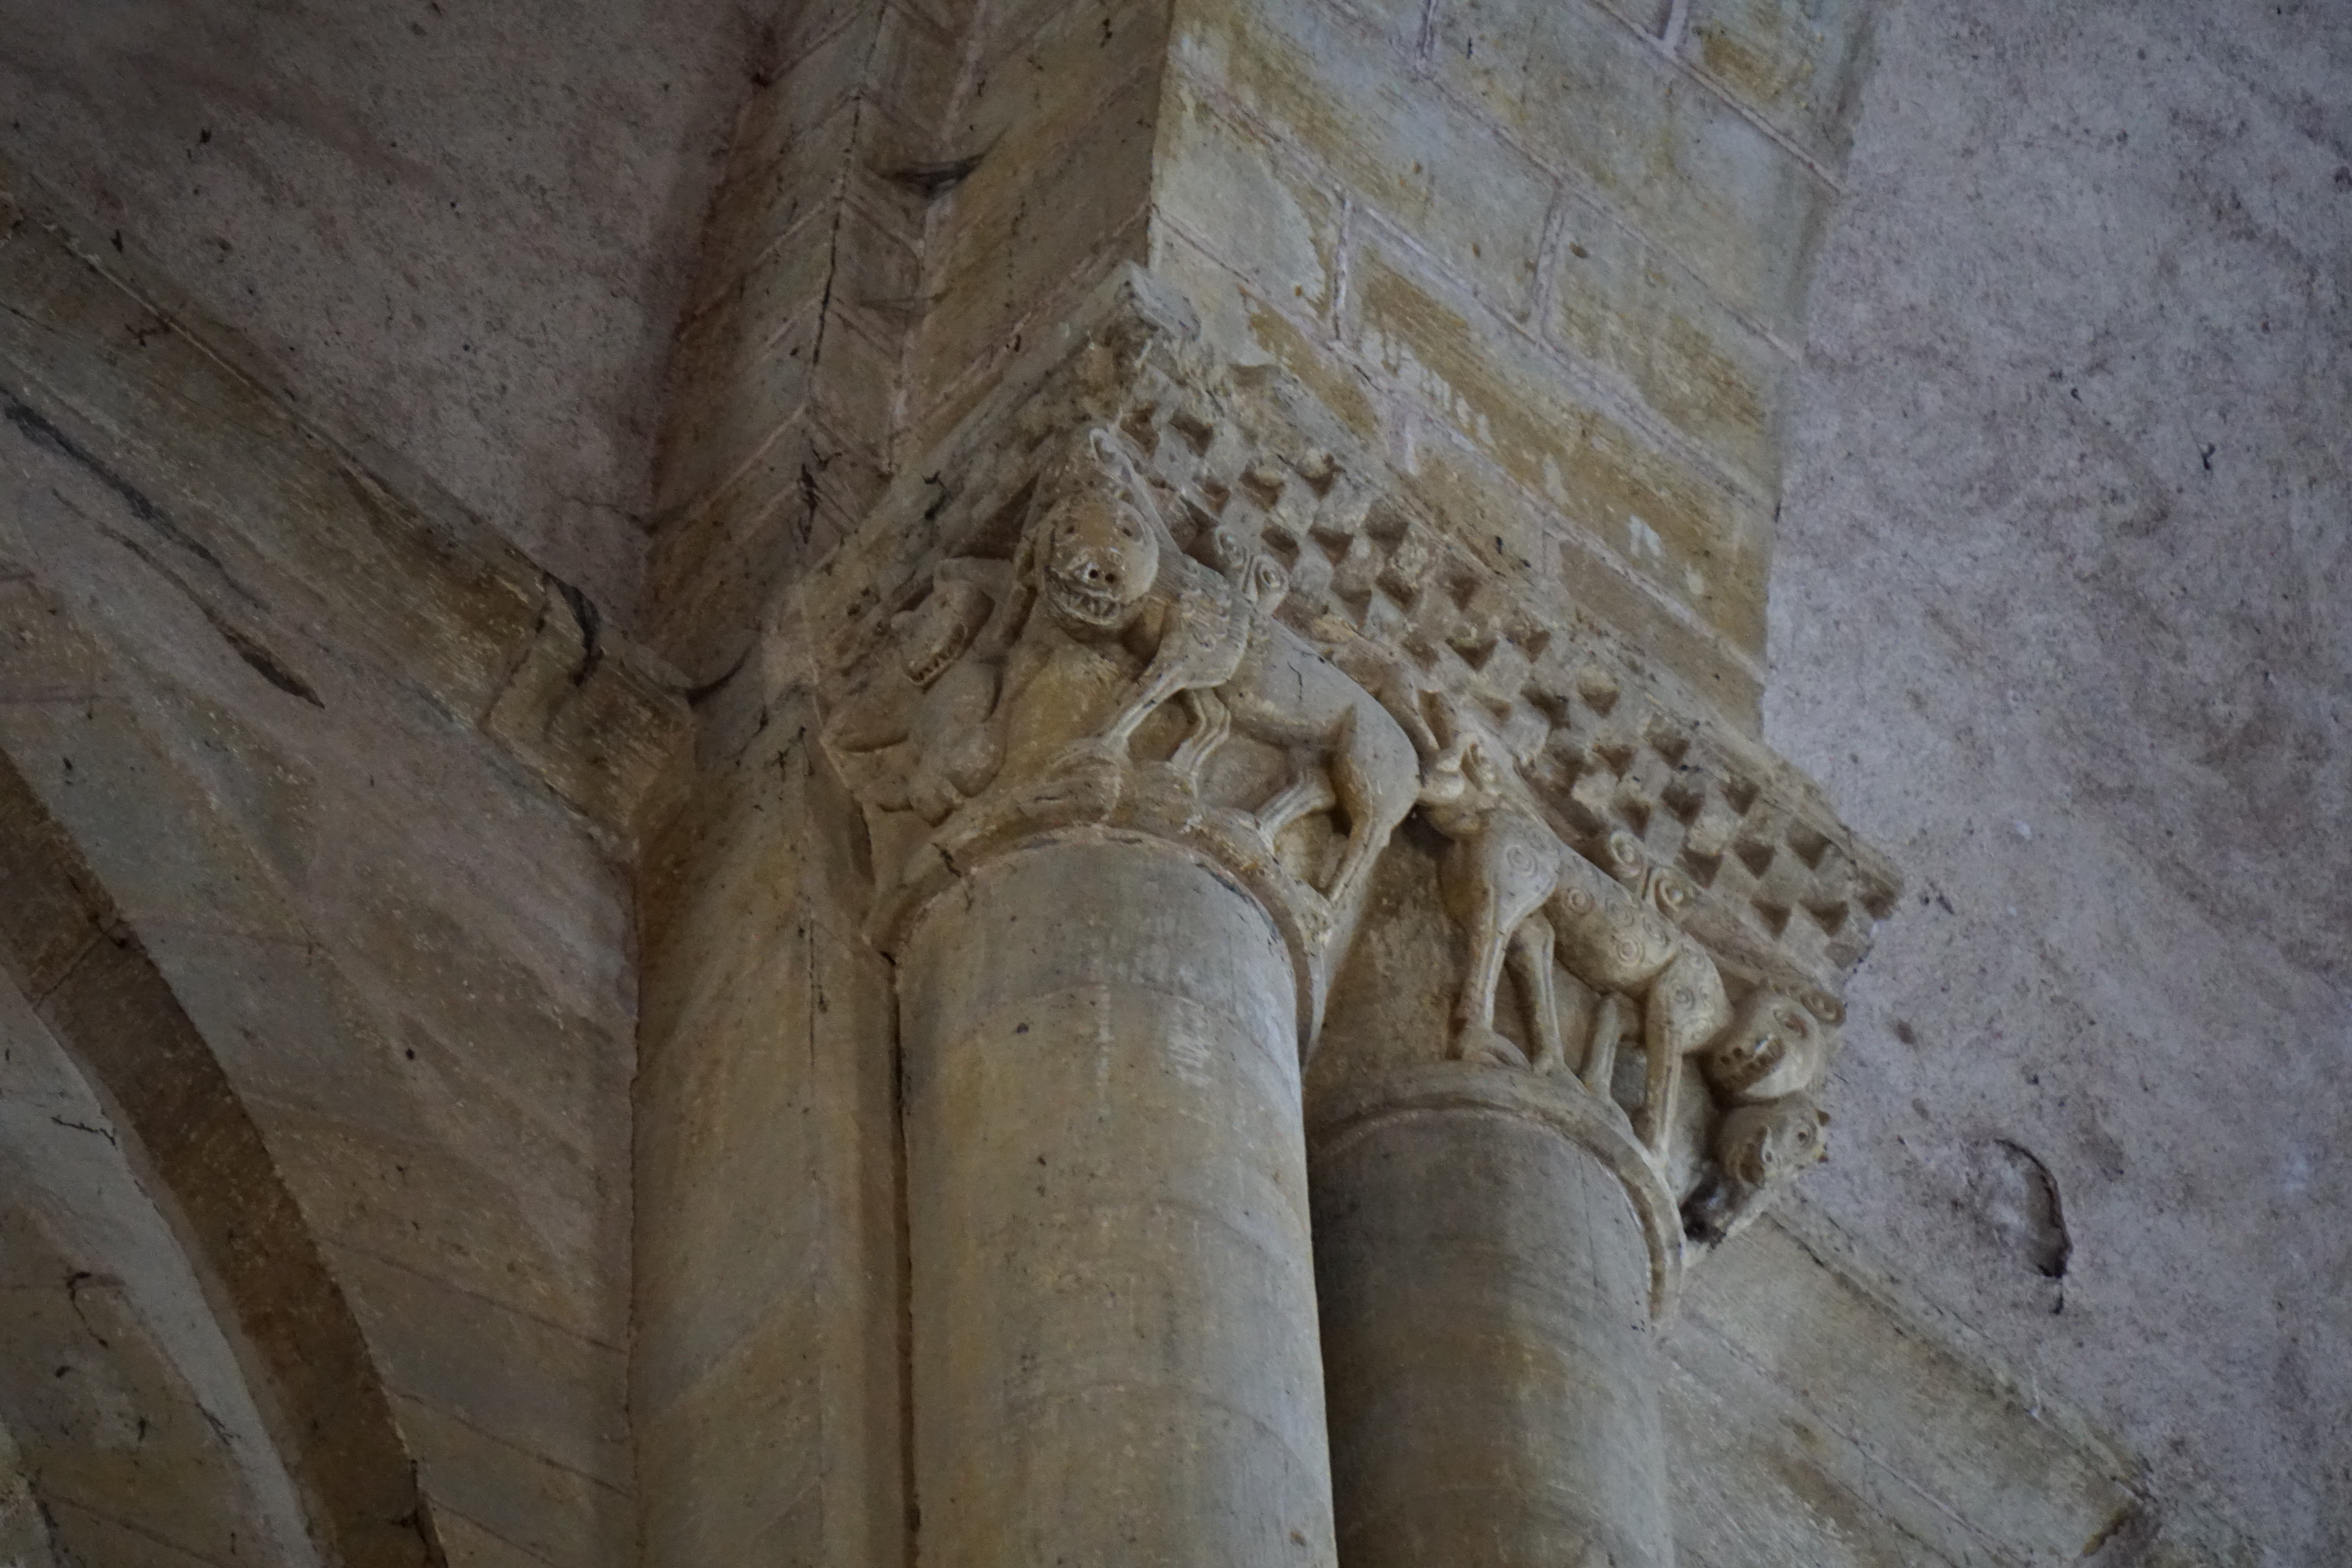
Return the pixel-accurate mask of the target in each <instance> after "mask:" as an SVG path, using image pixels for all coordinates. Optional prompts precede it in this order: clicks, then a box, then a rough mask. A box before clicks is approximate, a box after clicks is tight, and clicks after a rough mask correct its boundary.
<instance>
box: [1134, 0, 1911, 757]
mask: <svg viewBox="0 0 2352 1568" xmlns="http://www.w3.org/2000/svg"><path fill="white" fill-rule="evenodd" d="M1870 26H1871V16H1870V8H1869V6H1868V5H1865V4H1863V3H1860V0H1853V3H1839V0H1828V3H1823V0H1811V3H1806V0H1696V3H1692V4H1682V3H1677V4H1675V5H1673V6H1671V7H1669V6H1667V5H1663V4H1661V5H1632V6H1612V5H1600V4H1594V3H1592V0H1569V3H1555V0H1527V3H1510V0H1433V3H1430V4H1424V3H1423V0H1386V3H1382V0H1280V3H1275V0H1266V3H1253V0H1180V3H1179V4H1178V5H1177V7H1176V22H1175V26H1174V42H1173V47H1172V49H1171V58H1172V60H1173V62H1174V66H1173V69H1172V71H1171V82H1170V89H1169V100H1168V103H1167V105H1166V107H1165V110H1164V111H1163V113H1164V121H1165V123H1164V126H1163V131H1162V134H1161V146H1160V168H1161V174H1160V182H1161V183H1160V189H1159V191H1158V193H1156V198H1155V207H1154V225H1153V233H1152V247H1151V259H1152V265H1153V266H1154V267H1158V268H1160V270H1162V271H1163V272H1164V273H1166V274H1167V275H1168V276H1169V277H1171V278H1172V279H1174V280H1175V281H1176V282H1177V283H1178V284H1179V285H1180V286H1181V287H1183V288H1184V289H1185V290H1186V291H1187V292H1188V293H1189V294H1190V295H1191V296H1192V298H1193V300H1194V303H1195V304H1196V305H1197V306H1198V307H1199V308H1201V309H1202V311H1203V313H1204V314H1205V315H1207V316H1208V317H1209V318H1210V320H1211V323H1212V328H1213V332H1214V333H1215V334H1216V336H1217V337H1218V338H1219V340H1221V342H1222V343H1223V345H1224V346H1225V347H1226V348H1227V350H1228V351H1230V352H1233V353H1234V354H1235V355H1236V357H1238V358H1243V359H1261V360H1263V359H1272V360H1274V361H1278V362H1279V363H1281V364H1283V365H1284V366H1285V367H1286V368H1287V369H1289V370H1291V371H1294V372H1295V373H1297V374H1298V375H1300V376H1302V377H1303V378H1305V379H1306V380H1307V381H1308V382H1310V383H1312V384H1314V385H1315V386H1316V387H1317V388H1318V391H1319V392H1322V394H1323V395H1324V397H1325V398H1326V400H1327V401H1328V402H1329V403H1330V404H1331V405H1332V406H1333V407H1334V408H1335V409H1337V410H1339V411H1341V412H1342V413H1345V414H1346V415H1348V416H1349V418H1350V419H1351V420H1352V422H1354V423H1356V424H1357V425H1358V426H1359V428H1360V430H1361V432H1362V433H1363V434H1366V435H1369V436H1374V437H1377V438H1380V439H1381V440H1384V441H1385V442H1386V443H1387V444H1388V445H1389V447H1390V449H1391V451H1392V452H1393V453H1394V454H1395V455H1396V456H1397V458H1398V459H1399V463H1400V466H1401V467H1402V468H1404V469H1405V470H1407V471H1408V473H1409V474H1411V475H1412V479H1413V482H1414V483H1415V484H1416V485H1417V486H1418V487H1419V488H1420V489H1421V490H1422V492H1423V496H1424V497H1425V498H1426V499H1427V500H1428V502H1429V503H1430V504H1431V505H1432V506H1433V507H1436V508H1438V509H1439V510H1440V511H1441V512H1442V513H1443V514H1444V516H1445V517H1446V518H1447V520H1448V521H1449V522H1450V524H1451V525H1452V526H1453V527H1454V529H1455V530H1456V531H1457V532H1458V533H1459V535H1460V536H1461V537H1462V538H1464V539H1465V540H1466V541H1467V542H1469V543H1470V544H1472V545H1473V546H1474V547H1475V549H1477V550H1478V551H1479V552H1480V553H1481V554H1482V555H1483V556H1485V557H1486V559H1487V560H1488V561H1489V563H1490V564H1492V565H1495V566H1496V567H1498V568H1501V569H1504V570H1518V571H1523V572H1526V573H1528V574H1530V575H1532V576H1535V577H1537V578H1539V579H1542V580H1554V581H1557V582H1559V584H1560V585H1562V586H1563V587H1564V588H1565V590H1566V591H1567V592H1568V594H1569V595H1570V598H1571V599H1573V600H1574V601H1577V602H1579V603H1580V604H1583V605H1585V606H1586V607H1588V608H1591V609H1592V610H1593V611H1595V612H1597V613H1599V614H1600V615H1601V617H1602V618H1603V619H1604V620H1607V621H1610V622H1613V623H1615V624H1617V625H1619V626H1622V628H1624V629H1625V630H1626V631H1627V632H1629V633H1630V634H1631V635H1632V636H1633V639H1634V640H1635V641H1636V642H1637V643H1641V644H1642V645H1643V646H1644V647H1646V648H1647V649H1648V650H1649V651H1650V652H1651V653H1652V654H1653V656H1654V657H1656V658H1657V659H1658V660H1659V661H1660V662H1661V663H1663V664H1665V665H1667V666H1668V667H1670V668H1671V669H1673V670H1674V671H1675V673H1676V674H1680V675H1682V676H1683V677H1684V678H1685V679H1686V680H1687V681H1689V682H1690V683H1691V685H1693V686H1694V687H1696V689H1697V690H1699V691H1700V692H1701V693H1703V694H1705V695H1706V696H1708V697H1709V698H1711V699H1712V700H1713V701H1714V702H1715V703H1716V704H1717V706H1719V707H1720V708H1722V710H1723V711H1724V712H1726V713H1727V714H1729V715H1731V716H1734V717H1735V718H1736V719H1738V721H1739V722H1741V723H1743V724H1745V725H1747V726H1749V727H1753V726H1754V724H1755V722H1756V705H1757V700H1758V693H1759V690H1760V686H1761V678H1762V664H1761V659H1762V653H1763V646H1764V643H1763V639H1764V604H1765V588H1766V580H1767V576H1768V569H1769V554H1770V545H1771V530H1772V521H1773V516H1774V512H1775V508H1776V507H1777V505H1778V501H1779V495H1780V388H1781V384H1782V382H1783V379H1784V377H1785V374H1786V371H1787V369H1788V367H1789V365H1790V362H1791V361H1792V360H1793V358H1794V354H1795V349H1794V345H1795V344H1797V343H1798V342H1800V341H1801V313H1802V306H1803V298H1804V289H1805V280H1806V276H1807V272H1808V268H1809V267H1810V263H1811V255H1812V250H1813V246H1814V242H1815V238H1816V235H1817V234H1818V232H1819V228H1820V225H1821V223H1822V217H1823V215H1824V214H1825V213H1826V212H1827V211H1828V209H1829V208H1830V206H1831V205H1832V203H1833V202H1834V200H1835V197H1836V194H1837V190H1838V175H1837V170H1838V167H1839V165H1840V164H1841V163H1842V162H1843V157H1844V152H1845V145H1846V141H1847V136H1848V131H1849V121H1850V110H1851V107H1852V100H1853V94H1854V90H1855V88H1856V84H1857V83H1858V82H1859V80H1860V78H1861V76H1862V74H1863V72H1864V65H1865V57H1866V54H1867V49H1868V37H1869V30H1870Z"/></svg>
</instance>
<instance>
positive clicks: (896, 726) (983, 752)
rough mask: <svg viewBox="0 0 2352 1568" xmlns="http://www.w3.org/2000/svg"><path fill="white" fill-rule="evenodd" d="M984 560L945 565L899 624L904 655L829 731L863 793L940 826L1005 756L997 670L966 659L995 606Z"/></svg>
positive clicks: (897, 640) (841, 710)
mask: <svg viewBox="0 0 2352 1568" xmlns="http://www.w3.org/2000/svg"><path fill="white" fill-rule="evenodd" d="M980 564H982V563H975V562H964V561H951V562H948V563H946V564H944V565H942V566H941V567H940V570H939V572H938V573H937V575H936V576H935V578H934V581H933V584H932V589H931V592H930V594H929V596H928V597H927V598H925V599H924V601H922V603H920V604H919V605H917V606H916V607H915V608H914V609H912V610H908V611H905V612H901V613H900V614H898V616H897V617H896V618H895V619H894V621H893V622H892V628H891V641H892V643H894V644H895V648H896V652H897V653H898V657H897V658H895V659H892V660H889V661H887V662H886V663H885V664H884V665H883V666H882V668H881V669H880V670H878V671H877V674H876V675H875V677H874V678H873V679H871V680H870V681H868V683H867V684H866V685H865V686H864V687H863V688H861V689H860V690H858V691H857V692H856V693H855V694H853V695H851V696H850V697H848V698H847V699H845V700H844V701H843V702H842V703H841V704H840V705H838V706H836V708H835V711H834V713H833V715H832V716H831V718H830V720H829V721H828V723H827V725H826V727H825V740H826V743H827V746H828V747H829V748H830V749H831V751H832V752H833V755H834V758H835V762H836V763H837V764H838V765H839V766H840V767H841V768H842V769H843V771H844V773H845V775H846V776H848V777H849V779H850V781H851V783H852V784H853V785H854V786H856V788H857V790H858V793H859V794H860V796H861V797H862V798H864V799H866V800H870V801H871V802H872V803H873V804H875V805H876V806H877V807H879V808H881V809H882V810H893V811H903V810H911V811H914V812H916V813H917V814H918V815H919V816H920V817H921V818H922V819H923V821H926V822H929V823H932V824H933V825H937V824H938V823H939V822H940V821H944V820H945V819H946V818H947V817H948V815H949V814H950V813H951V812H952V811H953V810H955V809H956V808H957V807H958V806H960V805H961V804H962V803H963V802H964V801H965V800H969V799H971V797H972V796H974V795H977V794H978V793H980V791H982V789H986V788H987V787H988V785H989V783H990V782H991V781H992V779H994V778H995V777H996V771H997V768H999V767H1000V766H1001V765H1002V764H1003V748H1002V747H1001V746H999V745H998V744H997V739H996V735H995V731H994V730H993V729H992V727H990V726H989V725H988V723H987V719H988V716H989V714H990V712H991V710H992V708H993V707H994V706H995V703H996V685H997V668H996V666H995V665H994V664H992V663H990V662H988V661H986V660H982V659H976V658H972V657H969V656H968V654H969V653H970V652H971V648H972V645H973V643H974V642H975V641H976V640H977V639H978V638H979V636H980V633H981V632H982V628H983V627H985V626H986V625H987V623H988V621H989V619H990V616H991V614H992V612H993V611H994V609H995V605H996V598H995V596H994V595H992V594H991V593H990V592H989V591H988V589H987V588H986V587H984V586H983V585H982V582H981V581H980V580H976V578H975V577H974V576H973V574H972V572H971V568H973V567H975V566H978V565H980ZM998 570H1000V571H1001V570H1002V568H999V569H998Z"/></svg>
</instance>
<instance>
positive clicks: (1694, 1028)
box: [1634, 946, 1731, 1155]
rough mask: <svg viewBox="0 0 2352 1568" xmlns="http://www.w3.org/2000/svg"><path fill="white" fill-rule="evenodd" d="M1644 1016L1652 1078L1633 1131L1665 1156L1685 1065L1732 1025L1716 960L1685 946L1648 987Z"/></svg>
mask: <svg viewBox="0 0 2352 1568" xmlns="http://www.w3.org/2000/svg"><path fill="white" fill-rule="evenodd" d="M1645 1014H1646V1016H1645V1017H1644V1019H1643V1049H1644V1050H1645V1051H1647V1053H1648V1056H1649V1062H1648V1066H1649V1072H1648V1076H1647V1086H1646V1088H1645V1089H1644V1091H1643V1095H1642V1112H1641V1114H1640V1115H1639V1116H1637V1117H1636V1118H1634V1128H1635V1130H1636V1131H1637V1132H1638V1133H1640V1134H1641V1136H1642V1141H1643V1143H1644V1144H1646V1145H1649V1147H1650V1152H1651V1153H1653V1154H1657V1155H1663V1154H1664V1152H1665V1146H1666V1139H1667V1138H1668V1137H1669V1136H1671V1135H1672V1134H1673V1131H1674V1126H1675V1111H1676V1110H1677V1109H1678V1105H1677V1102H1678V1101H1679V1099H1680V1097H1681V1094H1682V1081H1683V1074H1684V1061H1685V1058H1686V1057H1688V1056H1689V1055H1690V1053H1691V1052H1693V1051H1697V1050H1698V1049H1699V1048H1700V1047H1702V1046H1704V1045H1706V1043H1707V1042H1708V1041H1710V1040H1713V1039H1714V1038H1715V1037H1716V1035H1717V1033H1718V1032H1719V1031H1720V1030H1722V1029H1723V1027H1724V1025H1726V1024H1727V1023H1728V1022H1730V1021H1731V1003H1730V1001H1729V1000H1728V999H1727V998H1726V997H1725V996H1724V993H1723V978H1722V977H1721V976H1720V975H1718V974H1717V972H1716V967H1715V962H1714V960H1713V959H1711V958H1709V957H1708V956H1706V954H1705V953H1703V952H1701V951H1699V950H1698V949H1697V948H1696V947H1692V946H1684V947H1683V948H1682V949H1681V950H1680V951H1679V952H1677V953H1676V954H1675V956H1674V959H1673V961H1672V962H1670V963H1668V964H1667V965H1666V967H1664V969H1661V970H1660V971H1659V972H1658V977H1657V978H1656V979H1654V980H1653V981H1651V982H1650V994H1649V998H1648V1006H1647V1008H1646V1009H1645Z"/></svg>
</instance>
